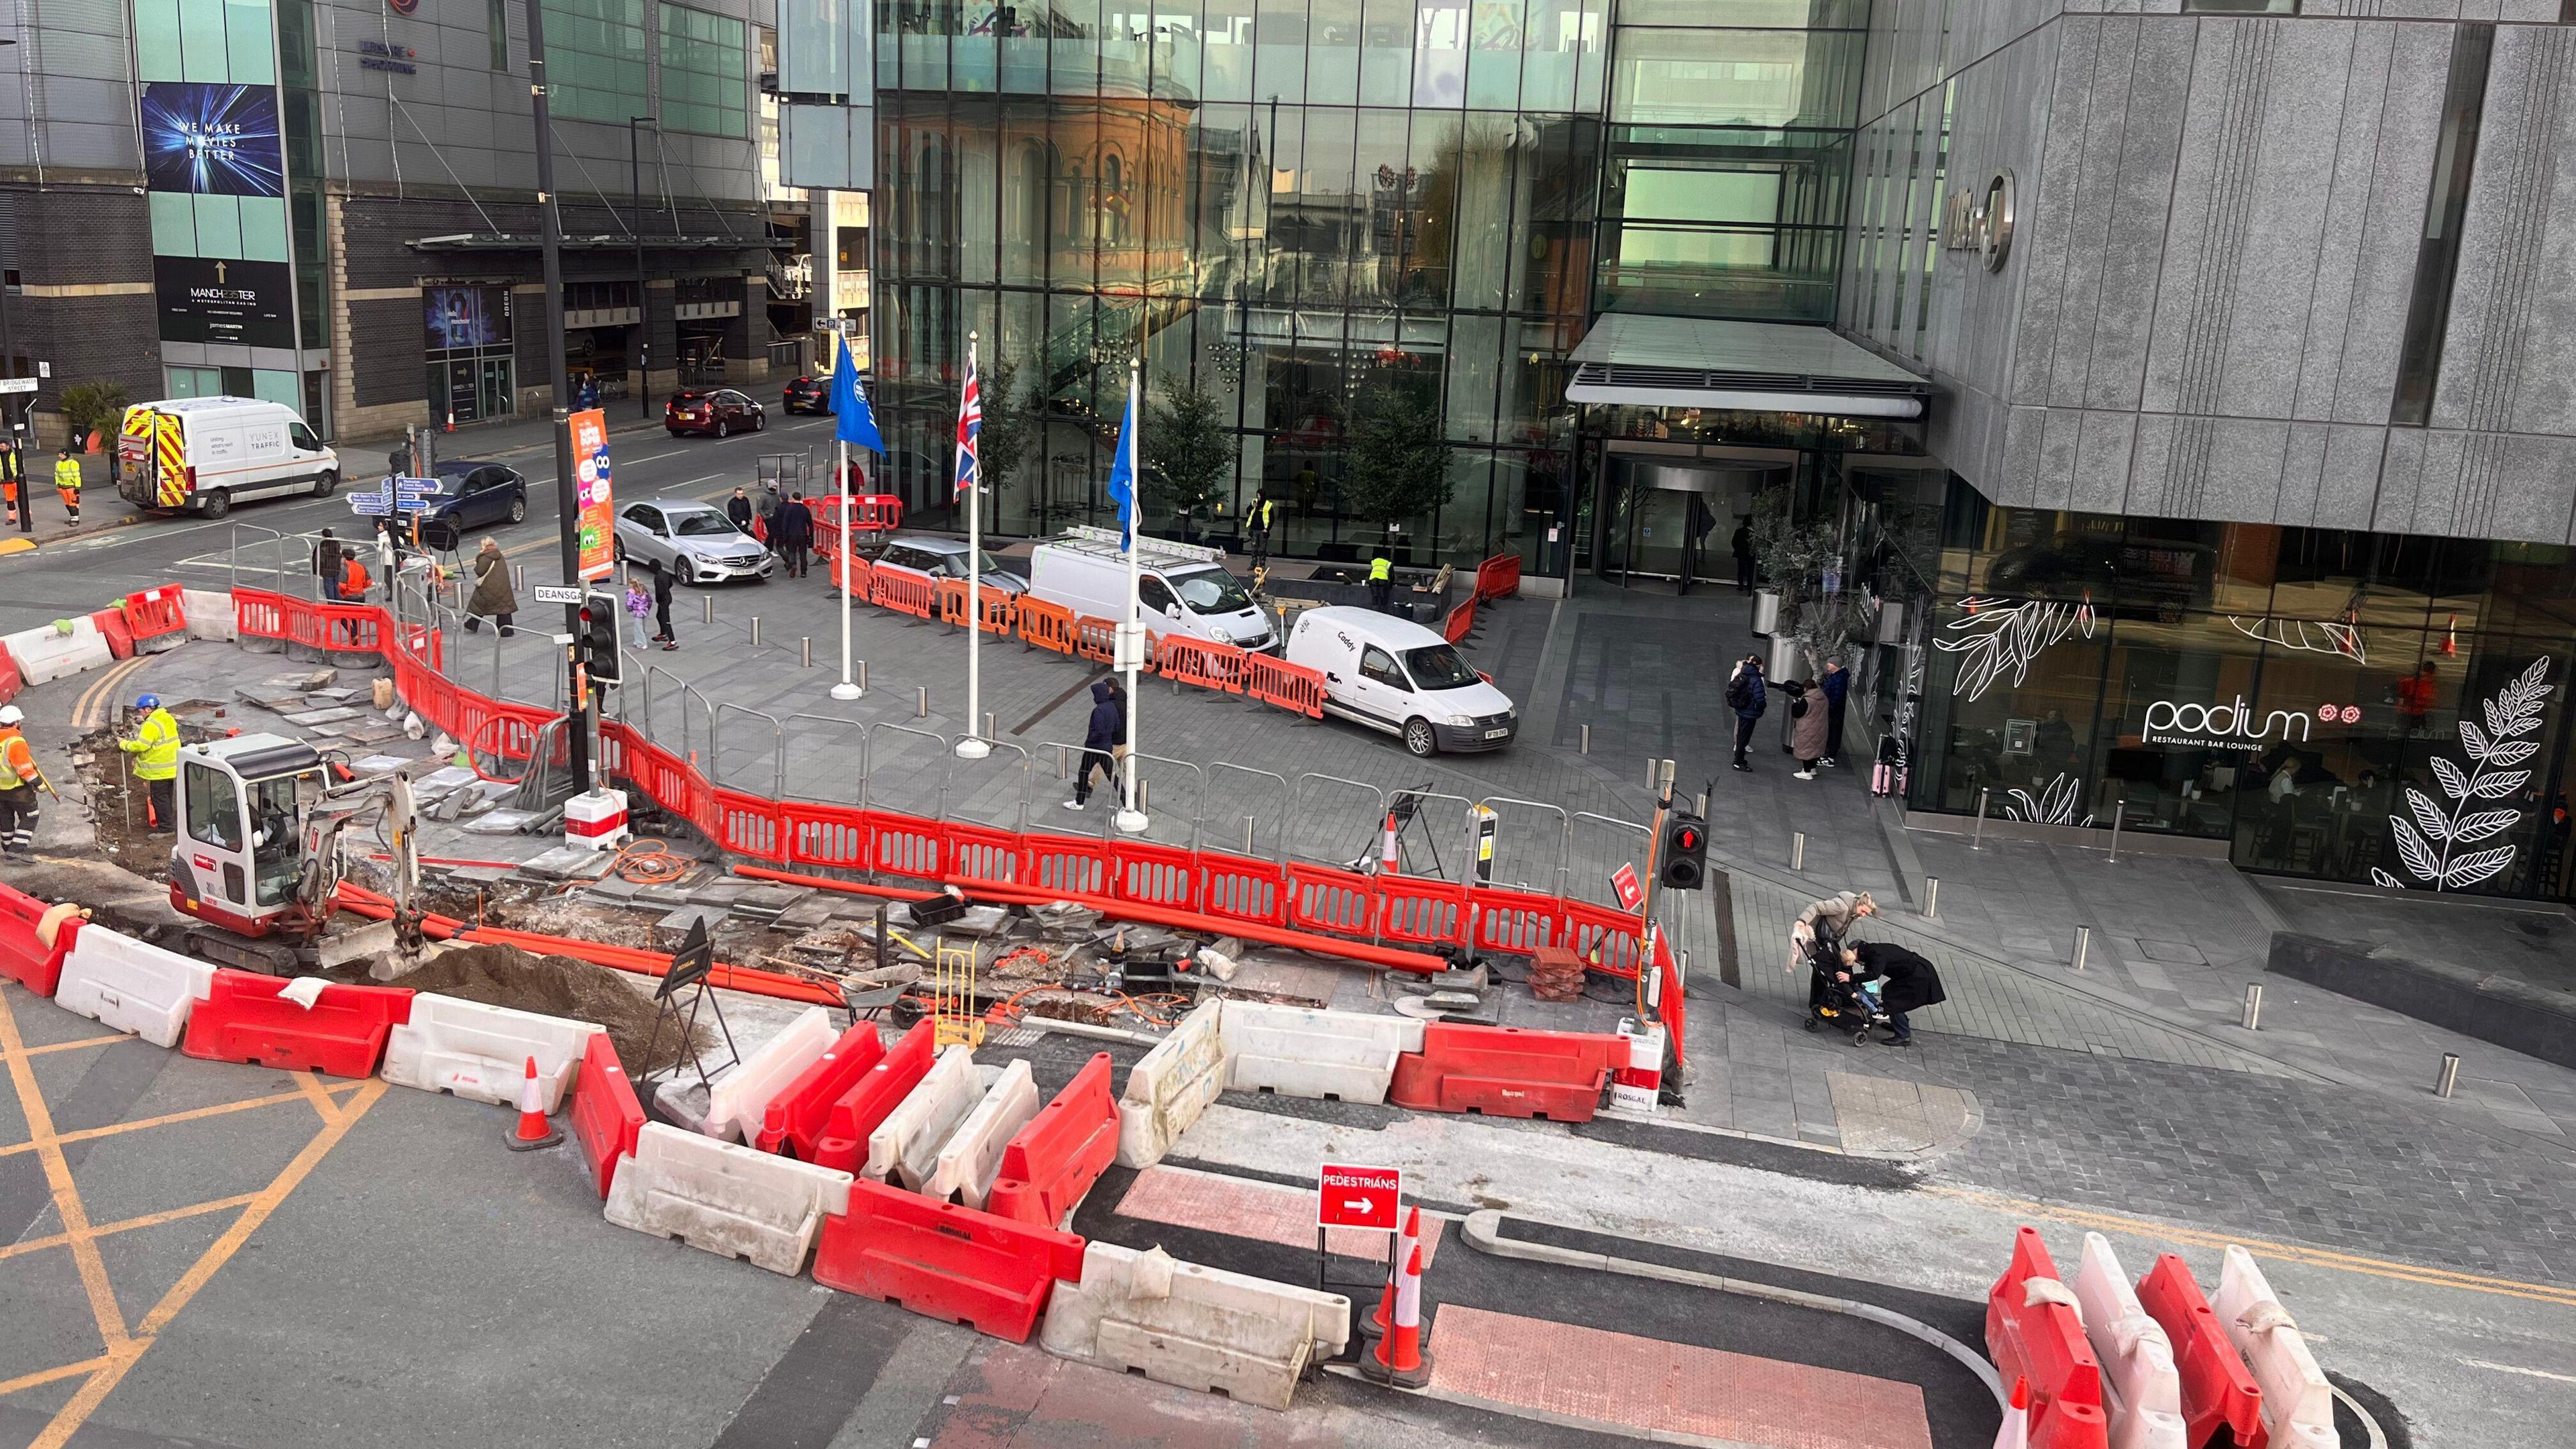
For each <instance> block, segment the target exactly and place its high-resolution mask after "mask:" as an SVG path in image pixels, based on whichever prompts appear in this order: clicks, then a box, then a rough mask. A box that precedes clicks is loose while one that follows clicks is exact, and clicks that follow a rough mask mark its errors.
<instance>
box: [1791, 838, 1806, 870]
mask: <svg viewBox="0 0 2576 1449" xmlns="http://www.w3.org/2000/svg"><path fill="white" fill-rule="evenodd" d="M1789 868H1790V869H1791V870H1805V869H1806V868H1807V832H1805V831H1803V830H1792V831H1790V832H1789Z"/></svg>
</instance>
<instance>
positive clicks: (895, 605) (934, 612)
mask: <svg viewBox="0 0 2576 1449" xmlns="http://www.w3.org/2000/svg"><path fill="white" fill-rule="evenodd" d="M868 598H869V601H870V602H872V603H874V604H876V605H877V606H878V607H879V608H885V609H892V610H894V611H895V612H896V613H898V614H910V615H912V616H913V617H914V618H916V619H932V618H937V617H938V614H939V596H938V594H937V593H936V592H935V591H934V590H933V589H932V587H931V581H930V580H929V579H928V578H926V577H924V576H922V575H920V574H916V573H913V572H911V571H910V570H908V569H870V570H868Z"/></svg>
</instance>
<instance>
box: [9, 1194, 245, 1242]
mask: <svg viewBox="0 0 2576 1449" xmlns="http://www.w3.org/2000/svg"><path fill="white" fill-rule="evenodd" d="M258 1196H259V1194H257V1193H253V1192H245V1193H242V1194H239V1195H238V1196H234V1197H219V1198H216V1199H215V1200H214V1201H212V1202H192V1203H190V1204H188V1205H187V1206H186V1207H175V1208H170V1209H168V1210H167V1211H164V1212H157V1213H145V1214H144V1215H143V1216H141V1217H139V1218H127V1219H125V1220H124V1221H123V1222H115V1223H104V1224H101V1225H100V1226H98V1227H94V1228H92V1229H90V1230H89V1235H90V1236H91V1237H93V1238H104V1237H107V1236H109V1235H110V1234H114V1233H130V1232H132V1231H134V1230H135V1229H136V1228H157V1227H159V1226H161V1225H162V1224H163V1223H175V1222H178V1221H179V1220H180V1219H182V1218H195V1217H203V1216H205V1215H206V1214H207V1213H219V1212H222V1211H223V1210H224V1209H226V1208H237V1207H243V1206H246V1205H248V1204H249V1203H250V1202H251V1201H252V1200H253V1199H255V1198H257V1197H258ZM71 1240H72V1235H71V1234H69V1233H55V1234H54V1235H52V1236H51V1237H44V1238H29V1239H27V1240H26V1241H24V1242H18V1243H8V1244H0V1259H7V1258H15V1257H18V1256H19V1255H21V1254H24V1253H33V1252H37V1251H39V1250H41V1249H44V1248H60V1247H64V1246H67V1245H68V1244H70V1242H71Z"/></svg>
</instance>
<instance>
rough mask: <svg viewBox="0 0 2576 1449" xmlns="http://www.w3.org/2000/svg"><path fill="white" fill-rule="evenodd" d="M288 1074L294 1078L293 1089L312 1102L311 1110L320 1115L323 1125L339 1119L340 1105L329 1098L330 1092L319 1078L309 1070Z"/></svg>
mask: <svg viewBox="0 0 2576 1449" xmlns="http://www.w3.org/2000/svg"><path fill="white" fill-rule="evenodd" d="M288 1075H290V1076H292V1077H294V1078H295V1089H296V1090H297V1091H298V1092H301V1093H303V1095H304V1100H306V1101H308V1102H311V1103H312V1104H313V1110H314V1112H316V1113H317V1114H319V1115H320V1116H321V1118H322V1123H323V1125H324V1126H326V1127H327V1126H329V1125H330V1124H331V1123H334V1122H337V1121H339V1120H340V1106H339V1104H338V1103H336V1102H334V1101H332V1100H331V1093H330V1091H329V1089H327V1088H325V1087H324V1086H323V1085H322V1079H321V1078H319V1077H316V1076H315V1075H313V1074H312V1073H311V1072H291V1073H289V1074H288Z"/></svg>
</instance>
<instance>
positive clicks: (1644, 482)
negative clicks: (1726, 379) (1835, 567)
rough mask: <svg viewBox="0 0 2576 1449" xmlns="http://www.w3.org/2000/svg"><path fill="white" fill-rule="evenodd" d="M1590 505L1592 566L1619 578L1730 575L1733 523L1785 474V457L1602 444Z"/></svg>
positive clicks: (1682, 586) (1698, 579) (1709, 579)
mask: <svg viewBox="0 0 2576 1449" xmlns="http://www.w3.org/2000/svg"><path fill="white" fill-rule="evenodd" d="M1601 463H1602V466H1601V467H1600V468H1599V469H1597V470H1596V477H1598V478H1599V480H1600V493H1599V499H1598V502H1597V503H1596V504H1595V506H1594V508H1593V518H1594V520H1595V531H1594V533H1593V537H1592V543H1593V549H1592V558H1593V572H1594V573H1595V574H1597V575H1599V576H1600V577H1603V578H1610V579H1616V580H1618V581H1619V582H1620V583H1622V584H1626V583H1631V582H1634V581H1638V580H1643V579H1660V580H1665V581H1668V582H1670V583H1672V584H1673V585H1674V586H1675V588H1676V589H1677V590H1678V591H1679V592H1681V593H1685V594H1686V593H1689V592H1690V590H1691V586H1692V585H1694V584H1706V583H1725V584H1732V583H1733V582H1734V581H1735V554H1734V549H1733V547H1732V541H1733V539H1734V536H1735V528H1736V525H1737V524H1739V523H1741V522H1743V521H1744V520H1745V519H1746V518H1747V517H1749V516H1751V514H1752V512H1753V499H1754V495H1755V494H1756V493H1757V492H1758V491H1759V490H1760V489H1762V488H1763V487H1766V486H1769V485H1772V484H1775V483H1785V482H1787V481H1788V477H1789V473H1790V465H1789V464H1788V463H1785V462H1779V463H1774V462H1768V461H1762V460H1754V459H1746V460H1735V459H1722V460H1720V459H1710V460H1702V459H1696V458H1694V459H1674V458H1662V457H1653V456H1647V455H1640V454H1629V453H1608V452H1605V453H1604V455H1603V457H1602V459H1601Z"/></svg>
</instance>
